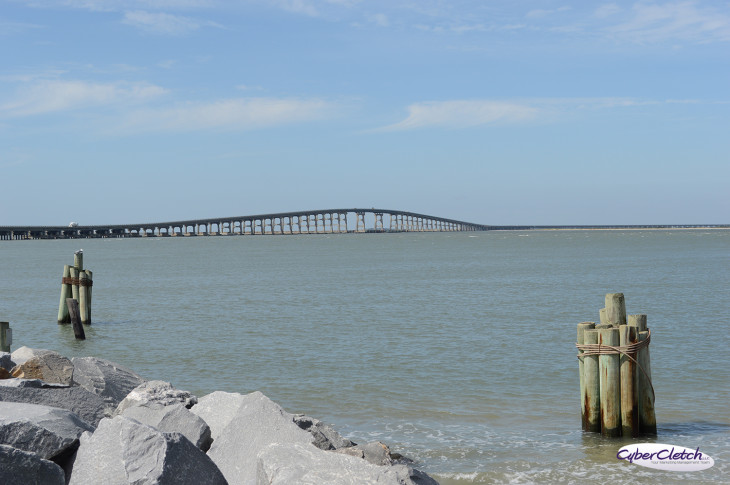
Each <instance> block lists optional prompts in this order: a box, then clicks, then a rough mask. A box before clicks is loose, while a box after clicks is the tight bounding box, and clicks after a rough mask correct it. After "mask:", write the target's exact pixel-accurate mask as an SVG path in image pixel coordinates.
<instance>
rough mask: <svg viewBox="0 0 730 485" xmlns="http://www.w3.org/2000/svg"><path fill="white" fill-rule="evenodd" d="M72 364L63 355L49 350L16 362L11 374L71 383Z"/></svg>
mask: <svg viewBox="0 0 730 485" xmlns="http://www.w3.org/2000/svg"><path fill="white" fill-rule="evenodd" d="M73 370H74V369H73V364H72V363H71V361H70V360H68V359H67V358H66V357H64V356H63V355H61V354H59V353H58V352H53V351H50V350H47V351H44V352H43V353H40V354H36V355H34V356H32V357H30V358H29V359H28V360H26V361H25V362H23V363H22V364H17V365H16V366H15V367H14V368H13V370H12V372H11V374H12V375H13V377H18V378H23V379H41V380H43V381H46V382H51V383H56V384H64V385H70V384H71V377H72V376H73Z"/></svg>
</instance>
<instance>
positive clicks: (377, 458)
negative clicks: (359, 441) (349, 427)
mask: <svg viewBox="0 0 730 485" xmlns="http://www.w3.org/2000/svg"><path fill="white" fill-rule="evenodd" d="M335 452H336V453H342V454H345V455H350V456H354V457H357V458H362V459H363V460H365V461H367V462H368V463H372V464H373V465H379V466H389V465H392V464H393V459H392V458H391V454H390V448H388V445H386V444H385V443H381V442H380V441H372V442H370V443H366V444H364V445H355V446H351V447H349V448H340V449H338V450H335Z"/></svg>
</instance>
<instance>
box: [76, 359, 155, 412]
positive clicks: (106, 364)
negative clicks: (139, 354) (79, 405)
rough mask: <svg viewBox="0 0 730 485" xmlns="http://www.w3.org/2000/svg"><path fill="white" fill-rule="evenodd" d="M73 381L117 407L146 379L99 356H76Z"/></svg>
mask: <svg viewBox="0 0 730 485" xmlns="http://www.w3.org/2000/svg"><path fill="white" fill-rule="evenodd" d="M71 362H72V363H73V366H74V369H73V383H74V384H76V385H78V386H81V387H83V388H84V389H86V390H87V391H89V392H93V393H94V394H98V395H99V396H101V397H102V398H104V400H105V401H106V402H107V403H109V404H110V405H112V406H114V407H116V406H118V405H119V403H120V402H121V401H122V400H123V399H124V398H125V397H126V396H127V394H129V393H130V392H131V391H132V390H133V389H134V388H136V387H137V386H139V385H141V384H144V383H145V382H146V380H145V379H144V378H142V377H141V376H139V375H138V374H136V373H134V372H133V371H131V370H129V369H127V368H126V367H124V366H121V365H119V364H115V363H114V362H110V361H108V360H105V359H99V358H97V357H74V358H73V359H71Z"/></svg>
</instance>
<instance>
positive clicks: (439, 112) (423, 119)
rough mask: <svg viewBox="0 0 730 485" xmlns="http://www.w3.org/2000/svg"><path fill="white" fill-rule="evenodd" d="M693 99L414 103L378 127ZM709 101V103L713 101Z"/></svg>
mask: <svg viewBox="0 0 730 485" xmlns="http://www.w3.org/2000/svg"><path fill="white" fill-rule="evenodd" d="M697 102H698V101H696V100H676V99H675V100H652V99H636V98H608V97H607V98H531V99H518V100H511V101H503V100H501V101H497V100H488V99H477V100H451V101H432V102H421V103H415V104H412V105H410V106H408V108H407V109H408V116H407V117H406V118H405V119H404V120H402V121H400V122H398V123H395V124H392V125H389V126H385V127H382V128H377V129H375V130H371V131H376V132H382V131H406V130H415V129H421V128H447V129H458V128H468V127H473V126H482V125H484V126H492V125H504V124H519V123H535V122H537V123H545V122H547V123H552V122H556V121H560V120H564V119H569V118H575V117H580V116H585V115H586V114H589V113H597V112H599V111H600V110H611V109H638V108H640V107H648V106H660V105H669V104H679V103H686V104H690V103H692V104H696V103H697ZM716 103H717V102H711V103H710V104H716Z"/></svg>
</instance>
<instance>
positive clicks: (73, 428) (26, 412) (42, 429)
mask: <svg viewBox="0 0 730 485" xmlns="http://www.w3.org/2000/svg"><path fill="white" fill-rule="evenodd" d="M93 430H94V428H93V426H91V425H90V424H88V423H86V422H85V421H82V420H81V419H79V417H78V416H76V415H75V414H73V413H71V412H69V411H66V410H65V409H58V408H53V407H49V406H40V405H37V404H26V403H17V402H0V443H2V444H5V445H10V446H13V447H14V448H17V449H19V450H24V451H28V452H32V453H35V454H37V455H39V456H40V457H41V458H46V459H49V460H54V459H58V458H59V457H61V456H65V455H67V454H69V453H72V452H73V450H74V449H75V448H76V446H77V445H78V438H79V436H81V433H83V432H84V431H93Z"/></svg>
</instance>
